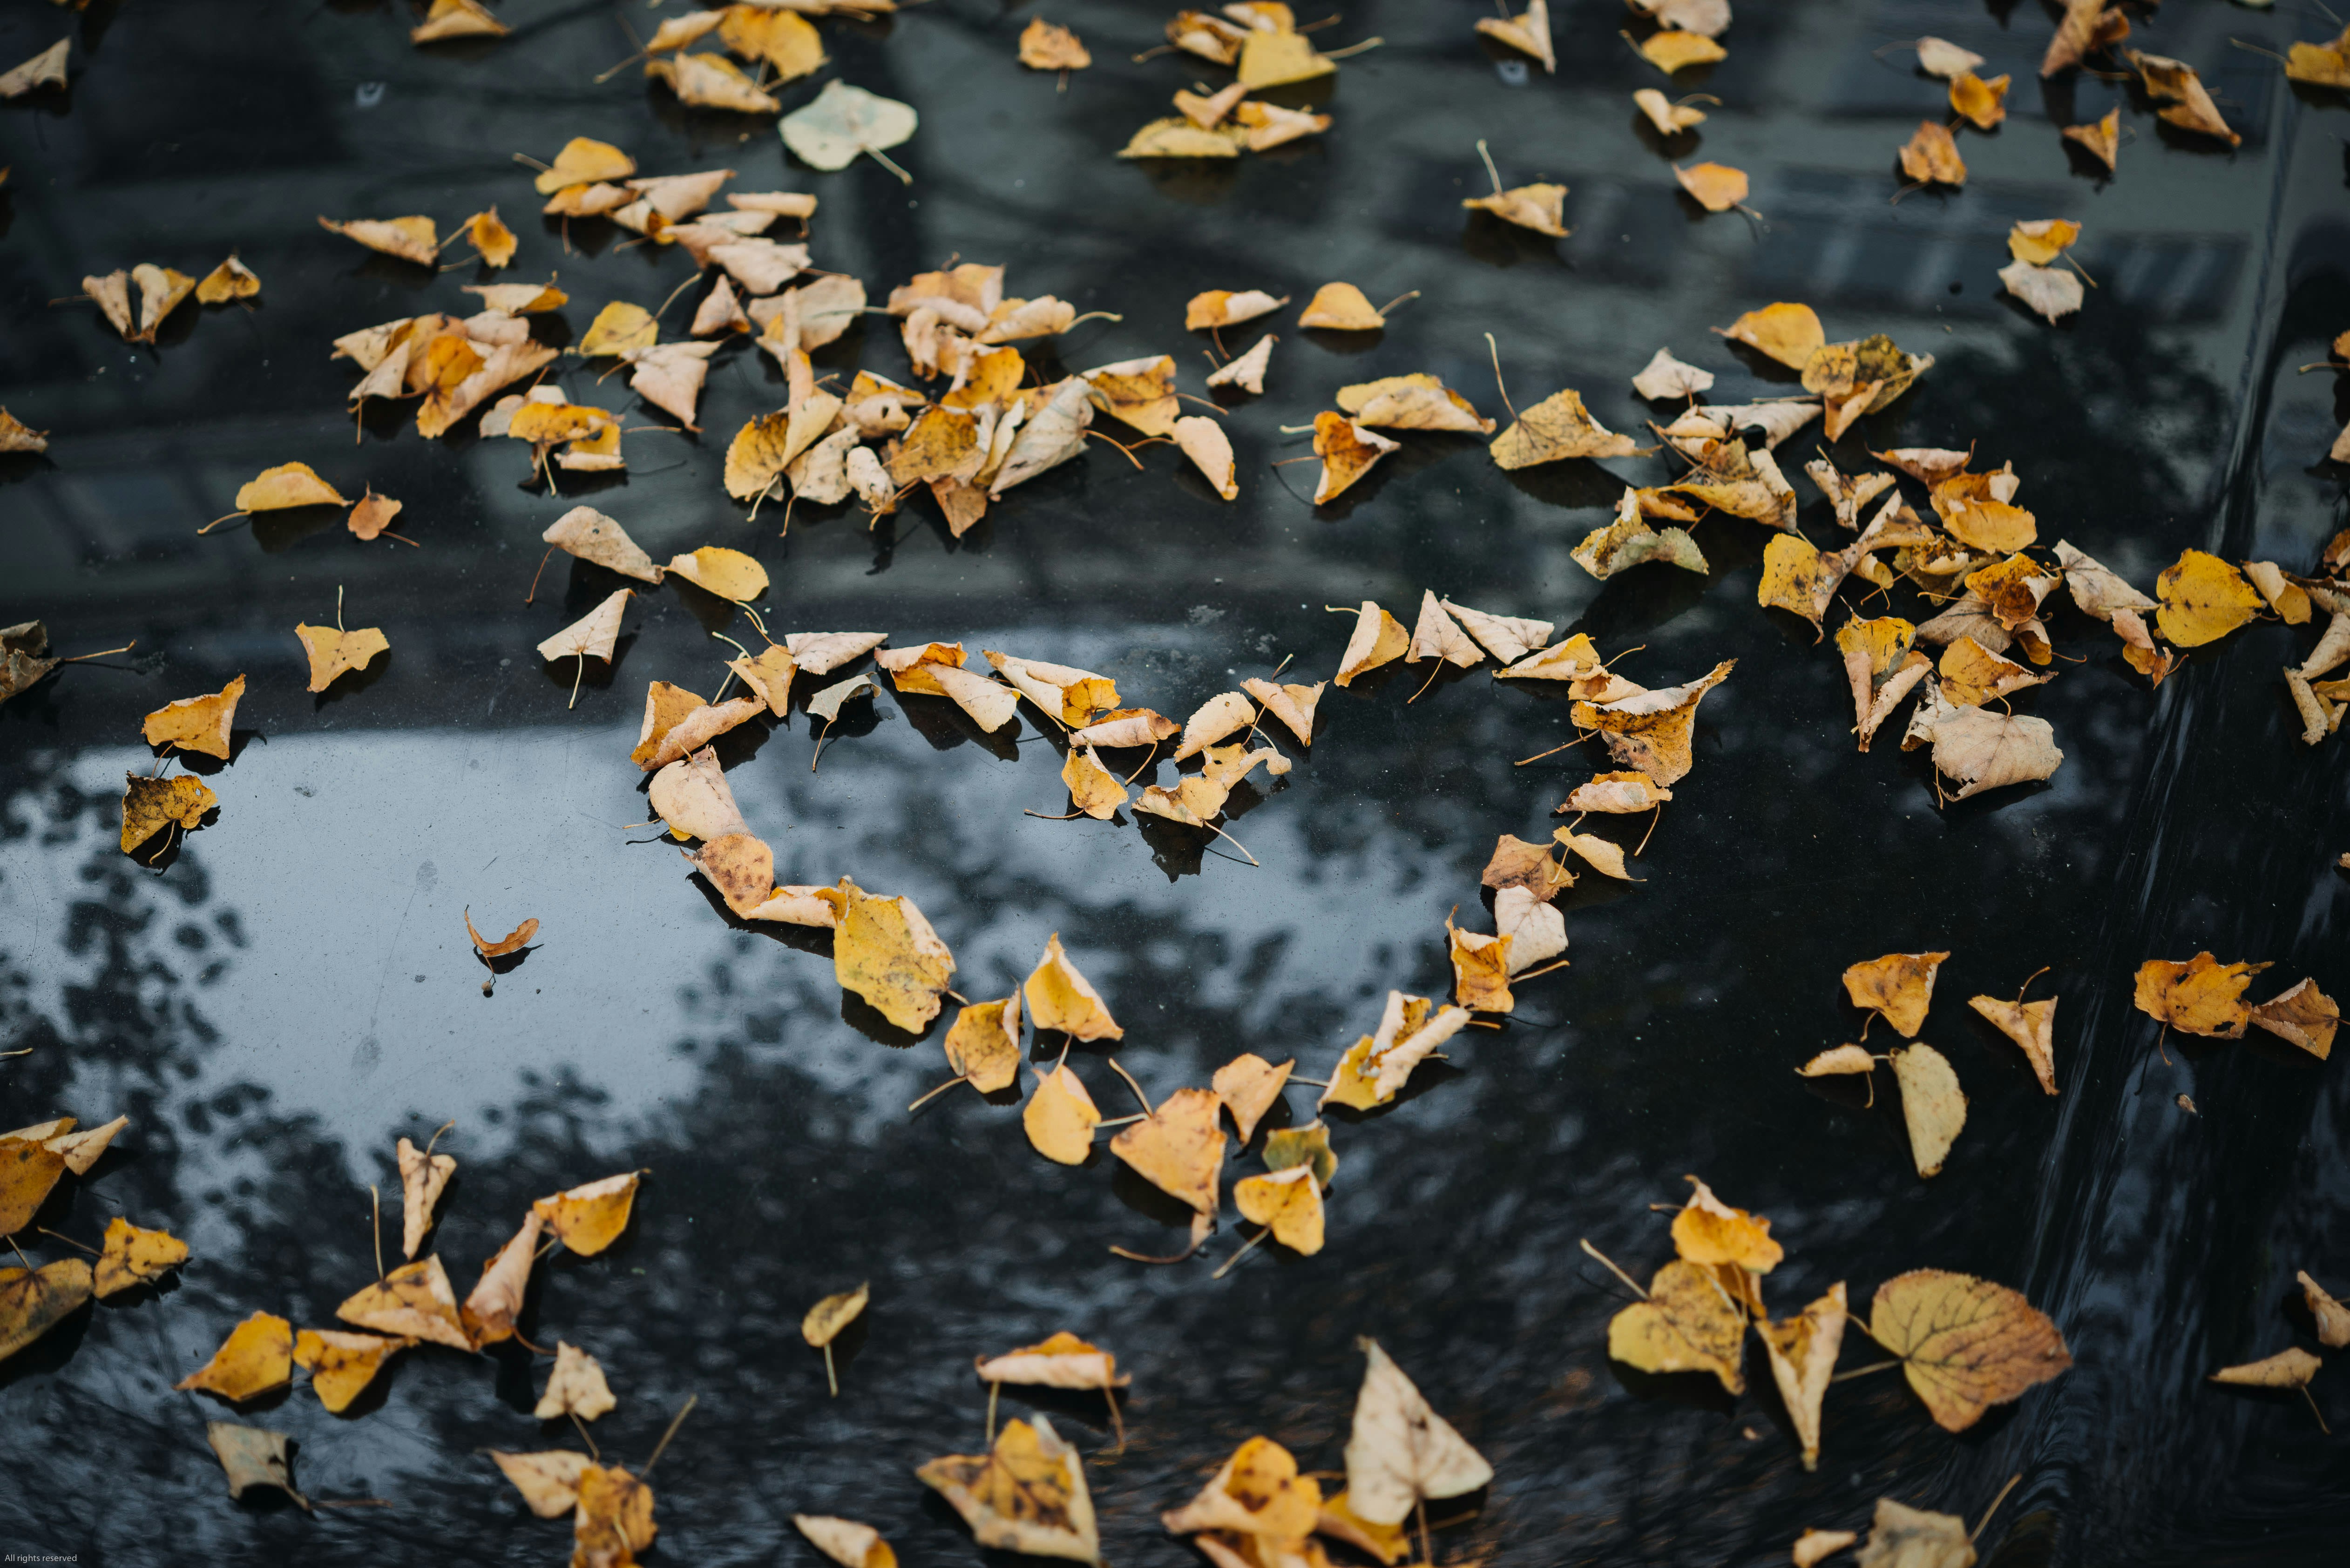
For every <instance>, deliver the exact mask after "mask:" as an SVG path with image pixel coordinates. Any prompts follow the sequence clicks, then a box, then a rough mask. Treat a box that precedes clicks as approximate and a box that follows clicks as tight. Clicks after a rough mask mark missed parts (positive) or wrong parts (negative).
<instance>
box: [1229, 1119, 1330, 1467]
mask: <svg viewBox="0 0 2350 1568" xmlns="http://www.w3.org/2000/svg"><path fill="white" fill-rule="evenodd" d="M1232 1202H1233V1204H1234V1205H1235V1206H1236V1207H1237V1208H1238V1209H1239V1210H1240V1212H1241V1218H1242V1219H1243V1220H1249V1221H1250V1222H1251V1223H1253V1224H1257V1225H1263V1226H1264V1227H1265V1228H1266V1229H1267V1230H1269V1231H1272V1232H1273V1239H1274V1241H1278V1242H1280V1243H1281V1244H1282V1245H1283V1246H1284V1247H1286V1248H1288V1249H1289V1250H1290V1251H1293V1252H1296V1253H1299V1254H1301V1255H1303V1256H1306V1257H1311V1256H1312V1255H1313V1254H1315V1252H1318V1251H1321V1250H1322V1240H1323V1212H1322V1184H1321V1183H1320V1182H1319V1181H1317V1180H1315V1175H1314V1169H1313V1168H1312V1167H1311V1166H1305V1165H1300V1166H1293V1167H1291V1168H1289V1169H1287V1170H1279V1171H1274V1172H1273V1173H1272V1174H1270V1175H1266V1176H1248V1177H1243V1178H1242V1179H1240V1180H1239V1181H1236V1182H1234V1183H1233V1184H1232ZM1309 1484H1310V1483H1309ZM1316 1512H1317V1513H1318V1512H1319V1506H1318V1500H1317V1506H1316Z"/></svg>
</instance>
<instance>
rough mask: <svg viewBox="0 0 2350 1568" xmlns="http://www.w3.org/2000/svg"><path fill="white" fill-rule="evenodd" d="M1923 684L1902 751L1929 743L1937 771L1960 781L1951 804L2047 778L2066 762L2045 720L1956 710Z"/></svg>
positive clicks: (1930, 683) (1931, 686)
mask: <svg viewBox="0 0 2350 1568" xmlns="http://www.w3.org/2000/svg"><path fill="white" fill-rule="evenodd" d="M1925 685H1926V695H1925V696H1924V697H1922V698H1920V699H1919V700H1918V707H1917V709H1916V711H1914V712H1913V713H1912V714H1911V716H1910V721H1909V729H1908V732H1907V733H1905V734H1904V735H1903V736H1902V738H1901V749H1902V750H1904V751H1909V750H1912V749H1914V748H1915V747H1917V746H1920V745H1926V744H1931V745H1932V746H1933V748H1934V766H1935V769H1936V770H1937V771H1938V772H1939V773H1941V774H1946V775H1948V776H1949V777H1950V778H1954V779H1956V780H1958V781H1959V787H1958V788H1957V789H1955V790H1953V791H1952V792H1951V793H1950V798H1951V799H1952V800H1965V799H1967V798H1968V797H1969V796H1970V795H1975V794H1981V793H1982V792H1983V791H1984V790H1987V789H1998V788H2000V787H2002V785H2006V784H2029V783H2033V782H2035V781H2038V780H2041V779H2044V778H2046V777H2048V776H2049V775H2050V774H2054V772H2055V771H2056V769H2057V767H2058V766H2059V765H2060V764H2062V763H2063V762H2064V752H2063V751H2061V750H2059V749H2058V747H2057V746H2056V744H2055V741H2054V736H2055V730H2054V727H2053V726H2052V725H2050V723H2049V722H2048V721H2047V720H2045V719H2035V718H2033V717H2031V716H2030V715H2028V714H2013V715H2010V714H2004V713H1993V712H1991V711H1989V710H1987V709H1983V708H1961V707H1957V706H1954V705H1952V704H1950V703H1949V702H1945V701H1942V696H1941V691H1940V688H1939V686H1937V685H1936V684H1935V683H1934V682H1933V681H1932V680H1930V679H1929V680H1927V681H1926V682H1925Z"/></svg>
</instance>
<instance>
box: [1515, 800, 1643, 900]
mask: <svg viewBox="0 0 2350 1568" xmlns="http://www.w3.org/2000/svg"><path fill="white" fill-rule="evenodd" d="M1633 776H1635V777H1638V778H1645V777H1646V776H1647V775H1646V774H1635V775H1633ZM1561 809H1565V808H1564V807H1562V808H1561ZM1478 883H1479V885H1480V886H1482V887H1486V888H1492V889H1494V890H1495V891H1496V892H1499V891H1501V890H1502V889H1503V888H1523V889H1524V890H1525V891H1526V892H1528V893H1529V894H1531V895H1532V896H1533V897H1534V898H1540V899H1544V900H1548V899H1550V898H1555V897H1556V896H1557V895H1558V893H1559V892H1560V891H1561V890H1562V889H1564V888H1572V887H1574V886H1575V873H1573V872H1572V871H1569V870H1568V869H1567V868H1566V867H1564V866H1562V865H1560V864H1559V863H1558V861H1556V860H1555V859H1553V858H1552V857H1551V853H1550V847H1549V846H1547V845H1543V844H1529V843H1527V842H1526V841H1525V840H1524V839H1523V838H1519V837H1517V836H1514V835H1513V834H1507V833H1504V834H1503V835H1502V836H1501V837H1500V838H1498V839H1496V840H1495V841H1494V844H1493V854H1492V858H1490V859H1488V860H1487V861H1486V862H1485V869H1484V872H1483V874H1482V875H1481V876H1480V877H1478Z"/></svg>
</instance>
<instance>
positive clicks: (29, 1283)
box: [0, 1258, 90, 1361]
mask: <svg viewBox="0 0 2350 1568" xmlns="http://www.w3.org/2000/svg"><path fill="white" fill-rule="evenodd" d="M89 1295H90V1275H89V1265H88V1263H86V1262H82V1261H81V1260H80V1259H79V1258H66V1259H62V1260H60V1261H59V1262H54V1263H44V1264H42V1265H41V1266H40V1267H39V1268H37V1269H9V1270H7V1271H5V1273H0V1361H5V1360H6V1359H7V1358H8V1357H10V1356H12V1355H16V1353H17V1352H18V1351H20V1350H22V1349H24V1348H25V1346H26V1345H30V1344H32V1343H33V1341H35V1340H36V1339H38V1338H40V1337H41V1335H43V1334H47V1333H48V1332H49V1330H51V1329H53V1328H55V1327H56V1326H57V1324H60V1323H63V1322H64V1321H65V1320H66V1318H67V1317H68V1316H70V1315H71V1314H73V1313H74V1312H76V1311H78V1309H79V1308H80V1307H81V1306H82V1304H83V1303H86V1302H88V1300H89Z"/></svg>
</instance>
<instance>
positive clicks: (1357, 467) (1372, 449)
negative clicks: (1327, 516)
mask: <svg viewBox="0 0 2350 1568" xmlns="http://www.w3.org/2000/svg"><path fill="white" fill-rule="evenodd" d="M1398 445H1399V442H1396V441H1389V440H1388V438H1387V437H1385V436H1383V435H1381V434H1379V433H1378V431H1371V430H1366V429H1364V428H1363V427H1362V426H1361V425H1360V424H1358V423H1357V422H1356V421H1352V420H1349V419H1347V416H1346V415H1344V414H1336V413H1332V412H1330V411H1328V410H1324V411H1323V412H1321V413H1318V414H1315V416H1314V455H1315V456H1316V457H1318V458H1320V459H1321V460H1322V476H1321V478H1320V479H1319V480H1318V481H1317V482H1316V483H1315V486H1314V504H1315V505H1316V506H1319V505H1321V504H1323V503H1325V502H1326V501H1330V500H1332V499H1334V498H1335V497H1336V496H1337V495H1338V494H1339V493H1341V492H1342V491H1345V490H1347V489H1348V488H1349V487H1351V486H1352V485H1353V484H1354V483H1355V482H1356V481H1357V480H1358V479H1360V478H1362V477H1363V475H1364V474H1366V473H1368V472H1370V471H1371V467H1372V465H1373V464H1375V463H1377V462H1378V461H1379V459H1381V458H1383V457H1385V456H1386V455H1387V454H1388V453H1389V452H1393V451H1395V450H1396V448H1397V447H1398Z"/></svg>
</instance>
